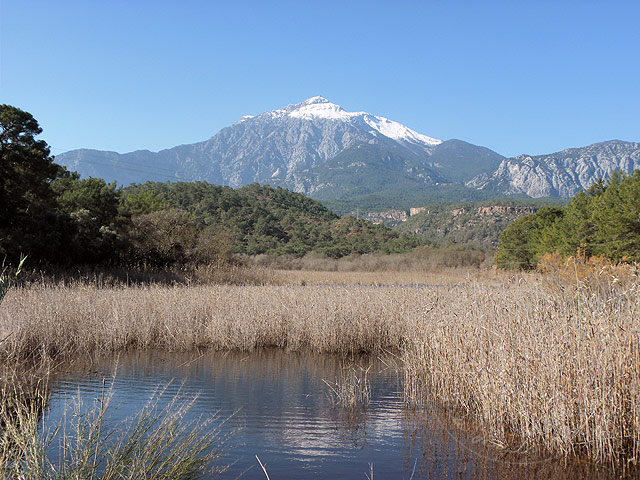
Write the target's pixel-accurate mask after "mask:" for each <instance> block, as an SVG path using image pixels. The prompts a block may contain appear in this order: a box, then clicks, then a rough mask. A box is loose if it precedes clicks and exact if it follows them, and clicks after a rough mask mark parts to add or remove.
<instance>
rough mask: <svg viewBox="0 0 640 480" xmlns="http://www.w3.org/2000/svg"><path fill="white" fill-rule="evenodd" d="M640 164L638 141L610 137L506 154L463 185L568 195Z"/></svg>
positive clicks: (545, 194)
mask: <svg viewBox="0 0 640 480" xmlns="http://www.w3.org/2000/svg"><path fill="white" fill-rule="evenodd" d="M637 168H640V144H639V143H634V142H622V141H619V140H612V141H609V142H603V143H596V144H593V145H589V146H587V147H582V148H569V149H566V150H562V151H561V152H557V153H553V154H550V155H538V156H530V155H519V156H517V157H513V158H507V159H505V160H503V161H502V162H501V163H500V166H499V167H498V169H497V170H496V172H495V173H494V174H493V175H488V174H482V175H478V176H476V177H475V178H473V179H472V180H471V181H469V182H467V184H466V185H467V186H469V187H474V188H478V189H489V190H494V191H497V192H500V193H503V194H507V195H510V194H526V195H529V196H530V197H534V198H540V197H561V198H570V197H572V196H574V195H575V194H576V193H577V192H578V191H580V190H586V189H588V188H589V187H590V186H591V185H592V184H593V183H595V182H596V181H597V180H598V179H601V178H605V179H606V178H608V177H609V176H610V175H611V173H612V172H614V171H615V170H621V171H623V172H626V173H630V172H632V171H633V170H635V169H637Z"/></svg>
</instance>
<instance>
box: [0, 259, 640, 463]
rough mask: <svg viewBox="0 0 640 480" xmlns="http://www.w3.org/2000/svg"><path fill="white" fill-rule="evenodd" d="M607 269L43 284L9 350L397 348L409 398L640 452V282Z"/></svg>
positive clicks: (13, 313) (580, 447) (558, 439)
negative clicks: (573, 274) (376, 281)
mask: <svg viewBox="0 0 640 480" xmlns="http://www.w3.org/2000/svg"><path fill="white" fill-rule="evenodd" d="M319 275H324V274H319ZM593 275H594V278H592V279H587V278H583V279H578V280H577V281H576V282H574V283H571V282H568V281H566V280H562V279H561V278H560V277H558V276H553V277H549V276H543V275H540V274H527V275H506V274H505V275H497V274H495V273H491V274H490V275H489V274H488V275H487V276H485V277H478V276H476V277H473V276H465V278H464V279H461V280H460V281H459V283H457V284H450V283H449V284H446V283H445V284H441V285H439V286H432V287H425V286H412V287H410V286H387V287H376V286H364V285H359V286H345V285H316V286H304V287H303V286H244V287H243V286H229V285H227V286H222V285H210V286H191V287H186V286H173V287H168V286H160V285H147V286H135V287H117V288H99V287H96V286H92V285H87V284H82V285H70V286H69V285H68V286H61V285H57V286H47V285H42V284H40V285H37V284H33V285H31V286H29V287H28V288H22V289H17V290H14V291H11V292H9V294H8V295H7V297H6V299H5V304H4V305H3V306H2V308H1V309H0V338H4V337H6V336H8V338H7V340H6V341H5V342H4V343H2V344H0V350H1V352H2V354H3V355H5V356H6V357H11V358H16V359H24V358H47V357H56V358H74V357H77V356H79V355H85V356H86V355H95V354H101V353H107V352H113V351H118V350H122V349H131V348H159V349H164V350H182V351H188V350H190V349H193V348H203V347H204V348H215V349H239V350H251V349H255V348H260V347H280V348H286V349H291V350H312V351H316V352H342V353H359V352H379V351H383V350H392V351H395V352H396V353H397V354H398V355H400V356H401V358H402V360H403V365H404V367H403V368H404V371H405V388H406V389H407V397H408V398H409V399H412V400H413V401H417V402H419V401H422V400H424V399H435V400H436V401H438V402H439V403H441V404H443V405H446V406H448V407H449V408H450V409H452V410H454V411H456V412H458V413H461V414H463V415H466V416H468V418H469V419H473V420H475V421H477V422H478V425H481V426H482V428H483V429H484V430H485V431H486V435H487V437H488V439H489V440H490V441H491V442H493V443H494V444H496V445H502V446H505V447H510V448H513V446H514V444H515V445H516V446H517V447H522V448H527V449H528V448H532V449H542V450H546V451H550V452H553V453H557V454H561V455H567V456H571V455H583V454H584V455H587V456H589V457H590V458H592V459H595V460H597V461H601V462H604V461H613V460H614V459H620V458H624V459H626V460H628V461H630V462H635V461H636V459H638V455H639V454H640V451H639V450H640V413H638V412H639V409H638V407H639V406H640V353H639V345H640V322H639V321H638V319H639V318H640V282H639V281H638V278H637V276H634V275H633V274H632V273H629V275H628V276H627V277H622V276H620V275H618V276H616V275H614V274H613V271H605V272H600V271H598V272H593ZM311 283H312V282H311ZM317 283H322V282H317ZM9 335H10V336H9Z"/></svg>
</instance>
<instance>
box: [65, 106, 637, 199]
mask: <svg viewBox="0 0 640 480" xmlns="http://www.w3.org/2000/svg"><path fill="white" fill-rule="evenodd" d="M56 161H58V162H59V163H61V164H62V165H64V166H66V167H68V168H70V169H73V170H77V171H78V172H79V173H80V174H81V175H82V176H94V177H100V178H104V179H105V180H107V181H113V180H116V181H118V182H119V183H121V184H125V185H126V184H130V183H144V182H145V181H147V180H156V181H157V180H166V179H168V180H173V181H206V182H208V183H212V184H218V185H227V186H232V187H240V186H244V185H248V184H251V183H261V184H271V185H275V186H281V187H283V188H287V189H290V190H293V191H295V192H298V193H303V194H305V195H310V196H311V197H313V198H316V199H319V200H322V201H325V202H342V204H343V205H344V204H345V202H347V203H348V202H350V201H355V200H357V199H368V200H367V202H368V203H369V204H371V205H374V204H375V205H379V206H382V207H383V208H397V207H398V206H399V205H398V203H399V202H396V201H394V200H393V199H394V198H396V197H402V198H404V199H405V200H406V201H409V200H410V199H413V200H416V201H425V202H429V203H432V202H433V201H434V200H437V198H441V199H442V200H441V201H461V200H483V199H488V198H490V197H492V198H504V197H505V196H513V195H516V196H528V197H533V198H540V197H546V196H550V197H554V196H555V197H562V198H568V197H571V196H572V195H574V194H575V193H576V192H577V191H578V190H580V189H586V188H588V186H589V185H590V184H591V183H593V182H594V181H596V180H597V179H598V178H606V177H607V176H608V175H610V174H611V172H612V171H614V170H617V169H619V170H623V171H625V172H627V173H629V172H630V171H632V170H633V169H635V168H640V144H638V143H635V142H624V141H621V140H612V141H606V142H599V143H596V144H592V145H588V146H586V147H578V148H571V149H565V150H562V151H561V152H555V153H552V154H546V155H533V156H532V155H518V156H515V157H510V158H505V157H504V156H502V155H500V154H498V153H496V152H494V151H492V150H490V149H488V148H486V147H480V146H477V145H473V144H470V143H467V142H464V141H463V140H458V139H450V140H444V141H443V140H440V139H436V138H432V137H430V136H428V135H424V134H422V133H418V132H416V131H414V130H412V129H410V128H409V127H406V126H405V125H403V124H401V123H398V122H395V121H393V120H389V119H387V118H386V117H382V116H378V115H373V114H370V113H367V112H362V111H360V112H349V111H347V110H345V109H343V108H342V107H341V106H340V105H337V104H334V103H332V102H330V101H329V100H327V99H326V98H324V97H320V96H316V97H311V98H308V99H307V100H304V101H303V102H300V103H295V104H289V105H287V106H285V107H283V108H279V109H275V110H270V111H266V112H262V113H260V114H259V115H245V116H243V117H241V118H240V119H239V120H238V121H237V122H235V123H234V124H232V125H230V126H228V127H225V128H223V129H221V130H220V131H219V132H217V133H216V134H215V135H213V136H212V137H210V138H209V139H207V140H203V141H201V142H196V143H193V144H184V145H178V146H176V147H173V148H169V149H164V150H160V151H158V152H151V151H149V150H136V151H133V152H128V153H124V154H119V153H117V152H108V151H99V150H90V149H79V150H73V151H70V152H65V153H63V154H60V155H58V156H57V157H56ZM413 200H410V201H413ZM404 203H406V202H404ZM405 207H406V205H405ZM342 209H344V208H342Z"/></svg>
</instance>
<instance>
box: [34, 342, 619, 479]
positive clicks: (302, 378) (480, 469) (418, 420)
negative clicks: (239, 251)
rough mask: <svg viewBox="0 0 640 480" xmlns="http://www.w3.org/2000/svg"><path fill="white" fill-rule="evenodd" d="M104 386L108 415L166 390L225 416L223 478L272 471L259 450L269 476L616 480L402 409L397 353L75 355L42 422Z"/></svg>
mask: <svg viewBox="0 0 640 480" xmlns="http://www.w3.org/2000/svg"><path fill="white" fill-rule="evenodd" d="M347 365H352V367H351V368H353V369H354V370H355V371H358V372H360V374H362V370H359V368H360V366H362V367H363V368H364V367H367V368H369V369H368V374H367V378H368V383H369V385H370V402H369V404H368V406H367V407H366V408H364V409H363V408H359V409H355V410H354V409H348V408H342V407H340V406H339V405H337V404H336V402H335V398H334V397H333V396H332V395H331V388H330V385H333V384H334V382H336V380H337V379H338V378H339V377H340V376H341V374H342V373H343V372H344V371H345V368H347V367H346V366H347ZM103 385H105V386H106V388H107V389H108V390H109V391H110V392H111V395H112V400H111V406H110V414H109V418H110V421H111V422H118V421H122V420H125V419H127V418H130V417H131V416H133V415H134V414H135V413H136V412H137V411H138V410H140V408H142V407H143V406H144V405H145V404H146V403H147V402H148V400H149V399H150V398H151V397H152V396H153V394H154V392H157V390H158V389H159V388H166V391H165V393H164V394H163V396H162V398H161V402H168V401H170V400H171V398H173V397H174V395H176V394H178V393H179V394H180V395H183V396H187V397H191V396H193V395H196V394H197V395H198V396H197V399H196V401H195V403H194V405H193V408H192V410H191V411H190V414H189V415H191V417H192V418H197V417H198V416H200V415H212V414H217V418H218V419H219V421H217V422H214V424H217V425H218V427H217V428H220V429H222V430H223V431H224V432H225V433H229V434H230V435H229V436H228V439H227V441H226V444H225V447H224V455H223V458H222V459H221V461H220V465H224V466H226V467H227V468H226V470H225V471H224V472H222V473H220V474H219V475H216V478H223V479H235V478H242V479H247V480H249V479H264V478H266V477H265V474H264V472H263V471H262V468H261V467H260V465H259V463H258V461H257V460H256V456H258V457H259V459H260V461H261V462H262V463H263V464H264V466H265V468H266V470H267V472H268V475H269V477H270V479H271V480H279V479H295V478H300V479H309V478H323V479H340V478H345V479H347V478H358V479H365V478H367V477H368V478H371V477H373V478H376V479H378V478H379V479H391V478H393V479H403V478H404V479H409V478H413V479H426V478H451V479H453V478H456V479H458V478H465V479H466V478H468V479H475V478H499V479H503V478H514V479H515V478H517V479H522V478H558V479H560V478H570V477H573V478H613V477H610V476H609V475H610V474H609V473H608V472H606V471H600V470H598V469H596V468H594V467H593V466H591V465H589V464H588V463H586V462H582V463H579V462H572V463H571V464H569V465H566V464H564V463H563V462H560V461H557V460H555V459H550V458H537V457H534V456H529V455H523V454H517V455H516V454H506V453H505V452H504V451H499V450H495V449H492V448H491V447H490V446H487V445H486V444H485V443H484V442H483V441H482V440H481V436H480V437H479V436H478V432H475V433H474V434H471V433H468V432H465V430H463V429H461V428H458V427H457V426H456V425H457V424H456V422H455V421H452V420H451V419H447V418H446V416H445V415H442V414H438V413H436V412H437V410H434V409H429V411H426V410H420V411H416V410H411V409H407V408H405V405H404V398H403V394H402V383H401V375H400V374H399V371H398V369H397V368H396V363H395V362H394V360H393V358H392V357H390V358H387V359H385V358H374V359H372V358H364V359H363V358H360V359H358V360H356V361H355V362H351V361H348V360H345V359H344V358H342V357H337V356H331V355H320V354H312V353H293V352H286V351H283V350H263V351H257V352H253V353H241V352H212V351H206V352H200V353H190V354H178V353H165V352H133V353H127V354H121V355H119V356H118V357H114V358H107V359H102V360H99V361H94V362H86V363H83V362H76V364H75V365H73V366H71V367H70V368H69V369H68V371H67V372H66V373H64V374H62V375H61V376H60V377H59V378H57V379H56V380H55V381H54V382H53V384H52V388H51V391H52V395H51V401H50V403H49V408H48V412H47V415H46V419H47V420H46V421H47V422H48V423H50V424H55V423H56V422H58V421H59V420H60V418H62V415H63V412H64V411H65V409H66V410H67V411H68V405H69V404H70V403H72V402H73V401H74V399H77V398H80V399H82V400H83V401H84V402H85V403H88V404H90V403H92V402H93V401H94V400H95V399H96V398H99V397H100V396H101V395H102V394H103V390H104V388H105V387H103ZM223 420H224V422H223ZM54 447H55V445H54ZM54 447H52V448H54Z"/></svg>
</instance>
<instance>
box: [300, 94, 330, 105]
mask: <svg viewBox="0 0 640 480" xmlns="http://www.w3.org/2000/svg"><path fill="white" fill-rule="evenodd" d="M319 103H331V102H330V101H329V100H327V99H326V98H324V97H318V96H316V97H311V98H307V99H306V100H305V101H304V102H302V103H300V104H299V106H301V107H304V106H306V105H316V104H319Z"/></svg>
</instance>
